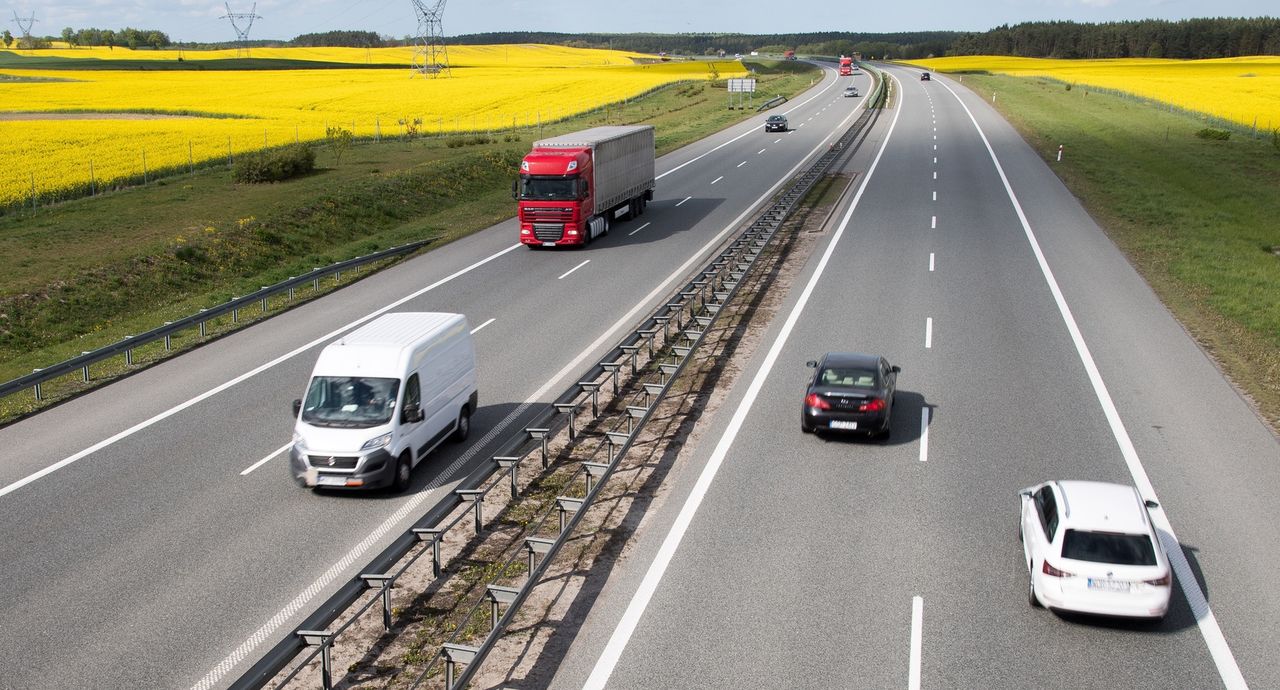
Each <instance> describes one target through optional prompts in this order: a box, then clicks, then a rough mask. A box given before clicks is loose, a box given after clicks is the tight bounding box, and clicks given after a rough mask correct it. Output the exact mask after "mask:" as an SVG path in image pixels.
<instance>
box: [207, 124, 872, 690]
mask: <svg viewBox="0 0 1280 690" xmlns="http://www.w3.org/2000/svg"><path fill="white" fill-rule="evenodd" d="M856 114H857V109H855V110H854V111H853V112H852V113H850V114H849V115H848V116H847V117H846V118H845V119H844V120H843V121H842V122H841V123H840V125H839V126H840V127H845V126H847V125H848V123H849V122H851V121H852V120H853V118H854V116H855V115H856ZM894 121H895V122H896V121H897V120H896V116H895V120H894ZM890 132H892V130H890ZM821 148H822V145H821V144H819V145H818V146H815V147H813V148H812V149H810V150H809V153H807V154H805V156H804V157H803V158H802V159H801V160H800V162H799V163H796V164H795V165H794V166H792V168H791V169H790V170H788V171H787V172H785V173H783V174H782V176H780V177H779V178H778V181H777V182H774V183H773V186H772V187H770V188H769V189H767V190H765V191H764V193H763V194H761V195H760V196H759V197H758V198H757V199H756V201H755V202H753V203H751V204H748V205H747V208H746V209H745V210H743V211H742V213H740V214H738V216H737V217H736V218H734V219H733V220H731V221H729V224H728V225H726V226H725V227H724V229H722V230H721V231H720V232H719V233H717V234H716V236H715V237H712V238H711V239H709V240H707V243H706V244H704V245H702V248H700V249H698V250H697V251H696V252H694V253H693V254H692V255H690V256H689V258H688V259H686V260H685V262H684V263H683V264H680V266H679V267H678V268H676V269H675V270H674V271H672V272H671V274H670V275H668V276H667V278H666V280H663V281H662V283H660V284H659V285H658V286H656V287H654V288H653V290H651V291H650V292H649V294H648V295H645V296H644V298H643V299H641V300H640V301H639V302H637V303H636V304H635V306H633V307H631V309H630V310H629V311H628V312H627V313H626V314H623V315H622V316H621V317H620V318H619V319H618V320H617V321H615V322H614V324H613V325H612V326H610V327H609V330H607V331H605V332H604V333H602V334H600V337H598V338H596V339H595V341H594V342H592V343H591V344H590V345H588V346H587V347H586V349H584V350H583V351H582V352H580V353H578V356H577V357H575V358H574V359H573V361H571V362H569V363H568V364H566V365H564V367H563V368H562V369H560V371H559V372H557V373H556V375H555V376H553V377H551V378H550V379H549V380H548V381H547V382H546V383H544V384H543V385H542V387H541V388H539V389H538V390H536V391H534V392H533V393H532V394H531V395H530V396H529V397H528V398H526V399H525V401H524V402H523V403H521V404H520V405H518V406H516V408H515V409H513V410H512V411H511V412H510V413H509V414H508V415H507V416H506V417H505V418H504V419H503V420H502V421H500V422H498V424H497V425H495V426H494V427H493V428H492V429H490V430H489V432H488V433H486V434H485V435H484V437H483V438H481V439H480V440H479V441H477V442H476V443H474V444H473V445H472V446H471V448H470V449H469V450H468V451H467V453H466V454H464V455H462V456H461V457H459V458H458V459H457V460H455V461H454V462H453V464H451V465H450V466H449V467H448V468H446V469H445V471H444V472H443V473H441V474H440V476H439V478H438V479H437V481H436V482H433V485H430V486H428V487H427V488H426V489H425V490H423V491H420V492H418V493H416V494H414V495H413V497H412V498H411V499H410V500H409V501H408V502H407V503H405V504H404V506H402V507H401V508H400V509H399V510H397V511H396V512H395V513H394V514H392V515H391V516H390V517H388V518H387V520H386V521H385V522H383V523H382V524H381V525H379V526H378V528H377V529H376V530H374V532H373V533H372V534H370V535H369V536H368V537H366V538H365V540H364V541H362V542H360V543H359V544H357V545H356V546H355V547H353V548H352V549H351V551H349V552H348V553H347V554H346V555H345V556H343V557H342V559H341V560H339V561H338V562H336V563H335V564H334V565H333V567H331V568H330V569H329V570H327V571H325V573H324V574H323V575H321V576H320V577H319V578H317V579H316V580H315V582H313V583H312V584H311V586H309V587H308V588H307V589H305V590H303V591H302V593H300V594H299V595H298V596H297V597H295V598H294V599H293V600H292V601H290V602H289V604H288V605H286V606H285V607H284V608H283V609H281V610H280V611H279V612H278V613H276V615H275V616H272V617H271V618H270V619H269V620H268V621H267V622H266V623H264V624H263V625H262V626H261V627H260V628H258V629H257V630H256V631H255V632H254V633H253V634H252V635H250V636H249V637H248V639H246V640H245V641H244V642H242V643H241V644H240V646H238V647H236V649H234V650H232V652H231V653H229V654H228V655H227V656H226V657H225V658H224V659H223V660H222V661H221V662H220V663H219V664H218V665H217V666H215V667H214V668H213V669H211V670H210V671H209V673H207V674H206V675H205V677H204V678H202V679H201V680H200V681H199V682H198V683H196V684H195V685H194V686H193V690H208V689H209V688H211V687H213V685H214V684H216V683H217V682H218V681H219V680H221V679H222V677H223V676H225V675H226V674H227V673H230V672H231V670H232V669H234V668H235V667H236V665H238V664H239V663H240V662H242V661H243V660H244V659H246V658H247V657H248V655H249V654H250V653H251V652H252V651H253V650H254V649H255V648H256V647H257V646H258V645H260V644H262V643H263V642H265V641H266V640H267V638H269V637H271V636H272V635H273V634H274V633H275V631H276V630H277V629H279V628H280V626H282V625H284V623H285V622H287V621H288V620H289V619H290V618H291V617H292V616H293V615H295V614H296V613H297V612H298V611H300V610H301V609H302V607H303V606H305V605H306V604H307V603H308V602H309V601H310V600H311V599H312V598H313V597H315V596H316V595H317V594H319V593H320V592H321V591H323V589H324V588H325V587H327V586H328V585H329V583H331V582H332V581H333V578H335V577H337V575H338V574H340V573H341V572H343V571H344V570H345V569H346V568H347V567H349V566H350V565H351V564H353V563H355V561H356V559H358V558H359V557H360V556H361V555H363V554H364V552H365V551H367V550H368V549H369V548H371V547H372V546H373V544H374V543H376V541H377V540H378V539H381V538H382V536H383V535H385V534H386V533H387V531H389V530H390V529H391V528H393V527H394V526H395V525H396V524H398V523H399V521H401V520H403V519H404V518H405V516H407V515H408V514H409V512H411V511H413V510H415V509H416V508H417V507H418V506H419V505H421V504H422V502H423V501H425V500H426V499H427V497H428V496H430V495H431V494H432V491H433V490H434V489H435V488H438V486H439V485H443V484H444V483H445V482H446V481H447V478H448V477H450V476H451V473H452V472H453V471H454V470H455V469H456V468H458V467H461V466H464V465H465V464H466V463H467V462H468V461H470V458H471V456H473V455H474V454H475V453H477V452H479V450H480V449H481V448H483V447H484V446H485V444H487V443H488V442H489V441H491V440H492V439H494V438H497V437H498V434H500V433H502V432H504V431H505V430H506V428H507V427H508V426H509V425H510V424H511V423H512V422H513V421H514V420H515V419H516V418H518V417H519V416H520V415H521V414H523V413H524V411H525V410H527V409H528V408H529V406H531V405H533V404H534V403H536V402H538V401H539V400H541V399H542V398H543V396H545V395H546V394H547V393H548V392H549V391H550V390H551V389H552V388H554V387H555V386H556V385H558V384H559V382H560V381H561V380H562V379H564V377H566V376H568V375H569V372H571V371H573V370H575V369H577V367H578V366H580V365H581V364H582V362H583V361H585V360H586V359H587V357H589V356H591V353H593V352H595V351H596V350H598V349H600V347H602V346H603V345H604V344H605V343H606V342H608V341H610V340H612V339H613V338H614V337H615V334H616V333H617V332H618V331H620V330H621V329H623V328H626V327H627V326H629V325H631V324H632V320H633V319H634V318H635V316H636V314H638V313H639V312H640V310H641V309H644V308H645V307H646V305H648V304H649V303H650V302H652V301H654V300H655V299H657V298H658V296H659V295H660V294H662V292H663V291H665V290H666V289H667V286H669V285H670V284H671V283H673V282H675V281H676V280H677V279H678V278H680V277H681V276H684V275H685V274H686V273H687V272H688V271H689V269H690V268H691V267H692V266H693V264H694V263H695V262H696V261H698V260H699V259H700V258H702V257H703V256H704V255H706V253H707V252H709V251H710V250H711V249H712V248H713V247H715V246H716V245H717V244H719V243H720V242H721V241H722V240H723V239H724V237H725V236H726V235H728V234H729V232H731V231H732V230H733V229H735V228H737V227H738V226H739V224H741V223H742V221H743V220H744V219H746V218H747V216H749V215H750V214H751V213H752V212H753V211H754V210H755V209H756V207H757V206H758V205H759V204H760V203H761V202H763V201H764V200H765V199H768V198H769V197H771V196H773V195H774V193H775V192H777V191H778V189H779V188H781V187H782V185H783V183H785V182H786V181H787V180H788V179H790V178H791V176H792V175H794V174H796V171H798V170H799V169H800V167H801V166H803V165H804V163H805V161H807V160H809V158H811V157H812V156H813V155H814V154H816V153H817V152H818V151H819V149H821ZM877 160H878V158H877ZM873 170H874V168H873ZM863 184H864V186H865V182H864V183H863ZM859 196H861V192H859ZM855 203H856V197H855ZM846 222H847V221H846ZM519 247H520V245H518V244H517V245H515V246H514V247H512V248H511V249H516V248H519ZM508 251H510V250H508Z"/></svg>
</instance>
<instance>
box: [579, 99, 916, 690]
mask: <svg viewBox="0 0 1280 690" xmlns="http://www.w3.org/2000/svg"><path fill="white" fill-rule="evenodd" d="M895 81H897V80H896V79H895ZM901 98H902V97H901V96H900V97H899V107H898V108H897V110H896V111H895V112H894V115H893V123H892V124H890V125H889V132H888V133H887V134H886V135H885V138H884V141H883V142H882V143H881V145H880V151H879V152H878V153H877V154H876V157H875V160H873V161H872V163H871V167H870V168H868V169H867V174H866V175H865V176H864V177H863V178H862V184H861V185H860V186H859V187H858V192H857V194H855V195H854V197H853V201H852V202H851V203H850V205H849V209H848V210H847V211H846V212H845V215H844V218H843V219H842V220H841V222H840V227H838V228H837V229H836V231H835V233H834V234H833V235H832V237H831V242H830V244H828V245H827V248H826V251H824V252H823V254H822V258H821V259H820V260H819V261H818V265H817V268H816V269H815V270H814V273H813V275H812V276H811V277H810V278H809V282H808V283H807V284H805V287H804V290H803V291H802V292H801V293H800V298H799V301H797V302H796V304H795V306H794V307H792V308H791V313H790V314H788V315H787V320H786V322H785V323H784V324H783V325H782V330H781V332H779V333H778V336H777V338H776V339H775V340H774V341H773V345H772V346H770V348H769V352H768V354H766V355H765V358H764V362H763V363H762V364H761V366H760V370H759V371H758V372H756V375H755V376H754V377H753V378H752V379H751V384H750V385H749V386H748V387H747V391H746V395H745V396H744V397H743V400H742V402H741V403H739V405H738V409H737V410H735V411H734V414H733V417H732V419H730V421H729V426H728V428H726V429H725V431H724V433H723V434H722V435H721V437H720V441H719V442H718V443H717V444H716V447H715V450H714V451H713V452H712V454H711V457H710V458H709V459H708V460H707V464H706V466H705V467H704V468H703V470H702V474H701V475H699V477H698V481H697V483H696V484H694V487H693V491H692V492H691V493H690V494H689V497H688V498H687V499H686V500H685V503H684V506H683V507H682V508H681V509H680V513H679V514H678V515H677V516H676V520H675V523H674V524H673V525H672V526H671V531H670V532H668V533H667V536H666V538H665V539H664V540H663V542H662V546H661V547H660V548H659V549H658V553H657V555H656V556H655V557H654V560H653V563H651V564H650V565H649V569H648V570H647V571H646V572H645V575H644V579H643V580H642V581H641V583H640V587H639V588H638V589H637V590H636V593H635V595H634V596H633V597H632V599H631V602H630V603H629V604H628V605H627V609H626V611H624V612H623V614H622V618H621V619H620V620H619V621H618V625H617V627H615V628H614V630H613V633H612V634H611V635H610V636H609V641H608V643H606V645H605V648H604V651H602V652H601V654H600V658H599V659H598V660H596V664H595V666H594V667H593V668H592V670H591V675H590V676H589V677H588V678H587V682H586V683H585V684H584V685H583V688H586V689H590V690H597V689H602V688H604V686H605V684H606V683H607V682H608V681H609V676H610V675H612V674H613V669H614V667H615V666H617V664H618V660H619V659H620V658H621V657H622V652H623V650H624V649H625V648H626V646H627V642H628V641H630V639H631V635H632V633H634V632H635V629H636V626H637V625H638V624H639V623H640V617H641V616H643V615H644V611H645V608H647V607H648V605H649V600H650V599H652V598H653V594H654V592H655V591H657V588H658V583H659V582H660V581H661V580H662V576H663V574H664V573H665V572H666V570H667V566H668V565H669V564H670V563H671V559H672V557H673V556H674V555H675V552H676V548H677V547H678V546H679V545H680V541H681V540H682V539H683V538H684V534H685V531H686V530H687V529H688V528H689V524H690V523H691V522H692V521H693V516H694V513H696V512H697V510H698V506H699V505H701V503H702V499H703V497H704V496H705V495H706V493H707V490H708V489H709V488H710V487H711V482H712V481H713V480H714V479H715V476H716V473H717V472H718V471H719V470H720V465H721V464H722V463H723V462H724V458H725V456H726V455H727V454H728V452H729V447H730V446H732V445H733V441H734V439H735V438H736V437H737V435H738V431H739V430H740V429H741V428H742V425H743V423H744V422H745V421H746V417H747V414H748V413H749V412H750V411H751V407H752V405H754V403H755V400H756V396H758V395H759V394H760V389H761V388H762V387H763V386H764V381H765V379H766V378H767V377H768V375H769V371H770V370H772V369H773V365H774V363H775V362H776V361H777V359H778V356H779V355H780V354H781V352H782V347H783V345H785V344H786V342H787V338H788V336H790V335H791V331H792V330H793V329H794V328H795V325H796V322H797V321H798V320H799V319H800V314H801V312H802V311H803V310H804V307H805V305H806V304H807V303H808V301H809V297H810V295H812V294H813V291H814V289H815V288H816V286H817V284H818V280H819V279H820V278H821V277H822V274H823V271H824V270H825V269H826V267H827V263H828V262H830V261H831V255H832V254H833V253H834V252H835V248H836V246H837V244H838V243H839V242H840V238H841V237H842V236H843V235H844V231H845V229H846V228H847V227H848V226H849V221H850V219H851V218H852V217H853V212H854V209H856V208H857V207H858V202H859V200H860V199H862V194H863V192H865V191H866V188H867V182H868V181H870V180H871V177H872V176H873V175H874V174H875V171H876V168H877V166H879V164H880V158H881V157H882V156H883V155H884V152H885V149H886V148H887V147H888V145H889V141H890V140H891V139H892V138H893V131H894V128H896V127H897V125H898V117H899V116H900V115H901V114H902V100H901ZM855 112H856V111H855Z"/></svg>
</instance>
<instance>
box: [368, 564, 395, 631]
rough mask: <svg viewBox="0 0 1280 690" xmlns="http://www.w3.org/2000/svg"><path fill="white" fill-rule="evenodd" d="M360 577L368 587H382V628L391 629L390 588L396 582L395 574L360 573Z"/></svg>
mask: <svg viewBox="0 0 1280 690" xmlns="http://www.w3.org/2000/svg"><path fill="white" fill-rule="evenodd" d="M360 579H361V580H364V583H365V585H367V586H368V587H369V589H373V588H374V587H380V588H382V594H381V596H382V628H383V629H384V630H390V629H391V588H392V587H394V586H395V584H396V576H395V575H387V574H377V575H375V574H373V573H360Z"/></svg>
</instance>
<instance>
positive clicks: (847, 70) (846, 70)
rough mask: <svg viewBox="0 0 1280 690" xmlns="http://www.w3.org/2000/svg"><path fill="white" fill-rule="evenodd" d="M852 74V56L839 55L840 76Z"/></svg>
mask: <svg viewBox="0 0 1280 690" xmlns="http://www.w3.org/2000/svg"><path fill="white" fill-rule="evenodd" d="M852 75H853V58H850V57H844V56H843V55H842V56H840V76H842V77H848V76H852Z"/></svg>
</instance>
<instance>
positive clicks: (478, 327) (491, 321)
mask: <svg viewBox="0 0 1280 690" xmlns="http://www.w3.org/2000/svg"><path fill="white" fill-rule="evenodd" d="M494 321H497V319H489V320H488V321H485V322H484V323H482V324H480V325H479V326H476V327H475V328H473V329H471V335H475V334H477V333H479V332H480V329H481V328H484V327H485V326H488V325H489V324H491V323H493V322H494Z"/></svg>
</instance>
